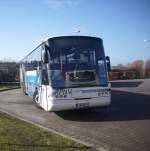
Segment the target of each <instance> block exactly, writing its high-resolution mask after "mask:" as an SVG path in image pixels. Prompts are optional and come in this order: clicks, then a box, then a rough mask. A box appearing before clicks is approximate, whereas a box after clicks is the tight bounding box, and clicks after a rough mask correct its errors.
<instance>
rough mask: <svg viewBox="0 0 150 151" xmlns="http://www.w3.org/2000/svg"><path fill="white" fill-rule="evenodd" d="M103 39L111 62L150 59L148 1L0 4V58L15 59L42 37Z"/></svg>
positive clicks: (54, 0) (17, 0)
mask: <svg viewBox="0 0 150 151" xmlns="http://www.w3.org/2000/svg"><path fill="white" fill-rule="evenodd" d="M75 30H80V31H81V32H80V35H90V36H97V37H101V38H102V39H103V43H104V48H105V54H106V55H108V56H110V58H111V64H112V65H117V64H127V63H130V62H132V61H134V60H139V59H148V58H150V41H148V40H150V0H13V1H12V0H0V60H3V61H5V60H9V61H19V60H21V59H22V58H23V57H24V56H25V55H27V54H28V53H29V52H30V51H32V50H33V49H34V48H35V47H36V46H37V45H38V44H39V43H40V41H41V40H42V39H44V38H46V37H52V36H59V35H76V33H75V32H74V31H75Z"/></svg>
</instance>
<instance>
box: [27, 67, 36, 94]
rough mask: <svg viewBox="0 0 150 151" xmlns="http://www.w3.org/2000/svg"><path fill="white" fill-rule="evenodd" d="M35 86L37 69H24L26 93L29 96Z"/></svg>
mask: <svg viewBox="0 0 150 151" xmlns="http://www.w3.org/2000/svg"><path fill="white" fill-rule="evenodd" d="M37 86H38V77H37V71H36V70H33V71H26V74H25V87H26V93H27V94H28V95H29V96H33V94H34V92H35V89H36V87H37Z"/></svg>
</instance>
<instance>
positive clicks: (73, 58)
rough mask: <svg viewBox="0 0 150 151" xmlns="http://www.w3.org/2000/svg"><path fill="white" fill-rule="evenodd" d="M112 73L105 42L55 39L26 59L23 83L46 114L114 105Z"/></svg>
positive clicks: (67, 38) (21, 70)
mask: <svg viewBox="0 0 150 151" xmlns="http://www.w3.org/2000/svg"><path fill="white" fill-rule="evenodd" d="M109 69H110V60H109V57H105V53H104V48H103V41H102V39H101V38H97V37H89V36H60V37H52V38H49V39H47V40H46V41H44V42H42V43H41V44H40V45H39V46H38V47H36V48H35V49H34V50H33V51H32V52H31V53H29V54H28V55H27V56H26V57H25V58H24V59H22V61H21V63H20V82H21V86H22V89H23V92H24V93H25V94H26V95H29V96H31V97H33V101H34V102H36V104H37V105H38V106H41V107H42V108H43V109H44V110H46V111H60V110H71V109H81V108H91V107H105V106H109V105H110V103H111V89H110V84H109V82H108V70H109Z"/></svg>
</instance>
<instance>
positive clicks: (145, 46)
mask: <svg viewBox="0 0 150 151" xmlns="http://www.w3.org/2000/svg"><path fill="white" fill-rule="evenodd" d="M149 42H150V40H149V39H144V52H143V78H145V71H146V69H145V65H146V64H145V63H146V51H147V46H148V44H149Z"/></svg>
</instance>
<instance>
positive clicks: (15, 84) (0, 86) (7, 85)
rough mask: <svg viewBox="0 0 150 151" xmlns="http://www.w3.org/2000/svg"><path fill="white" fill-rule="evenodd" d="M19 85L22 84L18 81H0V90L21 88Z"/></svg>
mask: <svg viewBox="0 0 150 151" xmlns="http://www.w3.org/2000/svg"><path fill="white" fill-rule="evenodd" d="M19 87H20V84H19V83H18V82H1V83H0V91H2V90H7V89H13V88H19Z"/></svg>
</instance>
